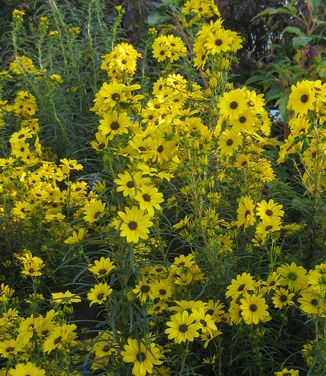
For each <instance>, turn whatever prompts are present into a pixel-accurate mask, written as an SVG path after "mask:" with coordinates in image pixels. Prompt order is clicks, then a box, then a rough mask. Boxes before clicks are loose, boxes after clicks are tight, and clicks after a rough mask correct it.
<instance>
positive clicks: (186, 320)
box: [165, 311, 200, 343]
mask: <svg viewBox="0 0 326 376" xmlns="http://www.w3.org/2000/svg"><path fill="white" fill-rule="evenodd" d="M170 319H171V321H168V322H167V323H166V325H167V326H168V327H169V328H167V329H165V333H166V334H168V338H169V339H173V340H174V342H175V343H181V342H185V341H190V342H192V341H193V340H194V339H195V337H199V332H198V330H199V329H200V325H199V324H198V323H197V322H196V318H195V316H194V315H193V314H192V313H191V314H190V315H189V313H188V312H187V311H183V312H178V313H176V314H175V315H173V316H171V317H170Z"/></svg>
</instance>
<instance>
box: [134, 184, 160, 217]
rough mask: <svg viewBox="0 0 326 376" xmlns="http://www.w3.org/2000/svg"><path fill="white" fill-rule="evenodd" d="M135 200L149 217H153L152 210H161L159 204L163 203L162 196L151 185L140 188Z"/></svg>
mask: <svg viewBox="0 0 326 376" xmlns="http://www.w3.org/2000/svg"><path fill="white" fill-rule="evenodd" d="M135 199H136V200H137V201H138V202H139V206H140V209H141V210H144V211H147V213H148V214H149V215H150V216H151V217H152V216H153V215H154V208H155V209H157V210H161V206H160V204H161V203H162V202H163V201H164V199H163V194H162V193H161V192H159V190H158V189H157V188H155V187H153V186H151V185H144V186H142V188H141V190H140V191H139V192H138V193H137V195H136V197H135Z"/></svg>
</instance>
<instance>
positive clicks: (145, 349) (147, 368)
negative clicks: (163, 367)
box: [121, 338, 162, 376]
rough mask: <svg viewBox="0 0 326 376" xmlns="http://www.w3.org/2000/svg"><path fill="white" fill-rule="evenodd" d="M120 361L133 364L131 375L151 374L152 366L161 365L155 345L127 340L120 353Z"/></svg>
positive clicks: (160, 356) (159, 354) (143, 375)
mask: <svg viewBox="0 0 326 376" xmlns="http://www.w3.org/2000/svg"><path fill="white" fill-rule="evenodd" d="M121 355H122V360H123V361H124V362H126V363H133V364H134V366H133V369H132V374H133V375H135V376H145V375H147V374H152V373H153V367H154V365H160V364H162V361H161V360H160V358H162V354H161V353H160V350H159V348H158V346H157V345H156V344H155V343H143V341H141V342H139V341H137V339H132V338H128V344H126V345H124V350H123V351H121Z"/></svg>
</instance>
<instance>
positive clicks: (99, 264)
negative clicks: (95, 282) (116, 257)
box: [88, 257, 115, 278]
mask: <svg viewBox="0 0 326 376" xmlns="http://www.w3.org/2000/svg"><path fill="white" fill-rule="evenodd" d="M113 269H115V266H114V265H113V262H112V261H111V260H110V257H101V258H100V260H95V262H94V265H89V268H88V270H89V271H90V272H91V273H93V275H95V276H96V277H97V278H103V277H106V276H107V275H108V274H109V273H110V272H111V271H112V270H113Z"/></svg>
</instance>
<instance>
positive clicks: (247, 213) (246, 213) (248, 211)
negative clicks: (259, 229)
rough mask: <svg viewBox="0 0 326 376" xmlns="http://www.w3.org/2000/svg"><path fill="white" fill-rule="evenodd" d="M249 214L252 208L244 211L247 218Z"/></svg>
mask: <svg viewBox="0 0 326 376" xmlns="http://www.w3.org/2000/svg"><path fill="white" fill-rule="evenodd" d="M248 215H250V210H246V211H245V213H244V216H245V218H247V216H248Z"/></svg>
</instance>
